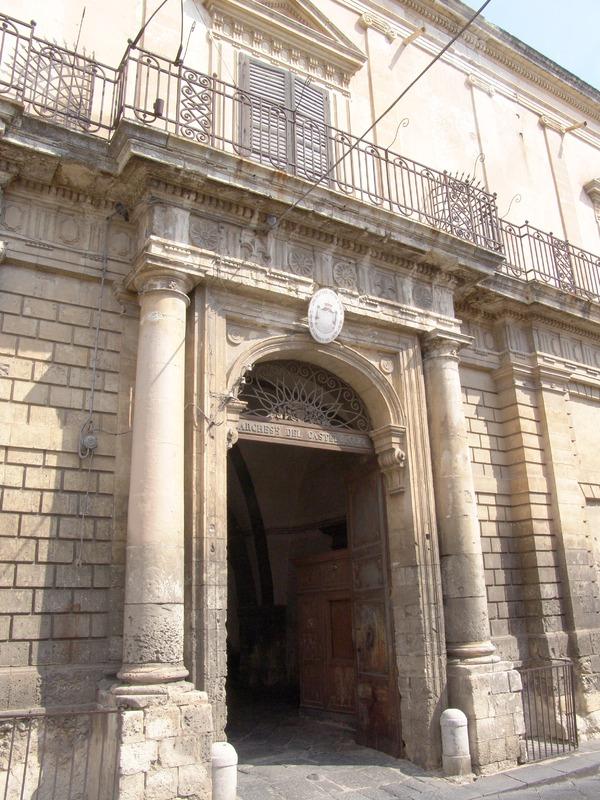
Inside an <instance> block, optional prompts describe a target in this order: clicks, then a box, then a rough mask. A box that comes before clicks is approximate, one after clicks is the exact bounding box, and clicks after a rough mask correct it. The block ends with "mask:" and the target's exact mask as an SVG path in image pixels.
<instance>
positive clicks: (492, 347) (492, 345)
mask: <svg viewBox="0 0 600 800" xmlns="http://www.w3.org/2000/svg"><path fill="white" fill-rule="evenodd" d="M462 332H463V333H464V334H466V335H467V336H472V337H473V339H474V342H473V349H474V350H479V351H483V352H485V353H489V352H495V351H496V350H497V347H496V339H495V337H494V332H493V331H492V330H491V328H487V327H484V326H483V325H478V324H477V323H475V322H471V321H467V322H463V324H462Z"/></svg>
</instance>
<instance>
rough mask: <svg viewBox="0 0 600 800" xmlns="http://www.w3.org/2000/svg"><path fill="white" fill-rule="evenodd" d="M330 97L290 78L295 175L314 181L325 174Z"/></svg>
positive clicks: (319, 88) (312, 86) (300, 81)
mask: <svg viewBox="0 0 600 800" xmlns="http://www.w3.org/2000/svg"><path fill="white" fill-rule="evenodd" d="M328 100H329V96H328V94H327V92H326V91H325V90H324V89H321V87H319V86H314V85H312V84H311V83H307V82H306V80H302V79H301V78H298V77H297V76H296V75H294V76H293V92H292V108H293V109H294V121H295V130H294V144H295V153H296V174H297V175H300V176H301V177H303V178H307V179H308V180H317V179H318V178H319V177H320V176H321V175H323V174H324V173H326V172H327V168H328V164H329V159H328V151H329V148H328V129H327V127H326V126H327V122H328V117H329V114H328V112H329V109H328Z"/></svg>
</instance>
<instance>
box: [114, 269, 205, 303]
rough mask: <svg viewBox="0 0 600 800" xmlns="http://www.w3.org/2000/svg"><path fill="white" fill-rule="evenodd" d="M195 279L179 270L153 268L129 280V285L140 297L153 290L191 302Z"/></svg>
mask: <svg viewBox="0 0 600 800" xmlns="http://www.w3.org/2000/svg"><path fill="white" fill-rule="evenodd" d="M193 286H194V281H193V280H192V279H191V278H190V277H189V276H188V275H186V274H185V273H181V272H178V271H177V270H160V271H158V270H152V271H145V270H144V271H143V272H139V273H138V274H136V275H135V276H133V278H132V280H131V281H130V282H129V287H130V288H131V289H134V290H135V291H137V293H138V295H139V297H140V298H142V297H143V296H144V295H145V294H150V293H151V292H167V293H171V294H175V295H177V296H179V297H180V298H181V299H182V300H185V303H186V305H189V304H190V298H189V296H188V295H189V292H190V291H191V290H192V288H193Z"/></svg>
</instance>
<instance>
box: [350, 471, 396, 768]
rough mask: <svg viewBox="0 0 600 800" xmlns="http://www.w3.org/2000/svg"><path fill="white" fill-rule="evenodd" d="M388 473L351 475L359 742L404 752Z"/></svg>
mask: <svg viewBox="0 0 600 800" xmlns="http://www.w3.org/2000/svg"><path fill="white" fill-rule="evenodd" d="M382 480H383V478H382V476H381V473H380V471H379V469H378V467H377V465H376V463H373V462H371V463H370V464H369V465H368V466H365V467H364V469H363V470H361V471H360V472H358V473H354V474H353V475H352V477H351V478H350V479H349V480H348V493H347V496H348V534H349V545H350V551H351V558H352V575H353V579H352V582H353V599H354V602H353V606H354V613H353V619H354V623H353V624H354V642H355V650H356V680H357V730H356V738H357V742H358V743H359V744H362V745H365V746H367V747H373V748H375V749H377V750H382V751H383V752H385V753H389V754H390V755H392V756H395V757H399V756H400V755H401V750H402V738H401V725H400V703H399V696H398V685H397V681H396V670H395V667H394V659H393V652H392V632H391V619H390V611H389V608H388V599H389V591H388V580H389V577H388V565H387V533H386V523H385V506H384V494H383V484H382Z"/></svg>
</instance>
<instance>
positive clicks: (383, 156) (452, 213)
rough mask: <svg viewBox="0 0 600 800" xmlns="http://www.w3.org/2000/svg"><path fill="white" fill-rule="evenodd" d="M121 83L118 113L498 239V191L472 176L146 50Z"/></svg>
mask: <svg viewBox="0 0 600 800" xmlns="http://www.w3.org/2000/svg"><path fill="white" fill-rule="evenodd" d="M121 89H122V94H121V98H120V105H119V109H118V117H119V118H123V119H134V120H136V121H138V122H141V123H143V124H144V125H152V126H153V127H158V128H160V129H161V130H164V131H166V132H169V133H173V134H175V135H177V136H180V137H182V138H185V139H189V140H190V141H195V142H199V143H201V144H206V145H209V146H211V147H214V148H217V149H219V150H224V151H226V152H230V153H233V154H235V155H238V156H241V157H243V158H248V159H251V160H252V161H257V162H259V163H261V164H264V165H266V166H268V167H272V168H273V169H275V170H279V171H280V172H285V173H286V174H291V175H295V176H297V177H300V178H304V179H305V180H307V181H311V182H312V181H317V180H319V179H320V178H323V181H322V185H323V186H326V187H328V188H329V189H332V190H334V191H336V192H339V193H341V194H343V195H346V196H351V197H354V198H356V199H357V200H360V201H362V202H364V203H369V204H370V205H375V206H379V207H380V208H385V209H386V210H388V211H392V212H393V213H395V214H399V215H401V216H403V217H406V218H409V219H413V220H416V221H418V222H422V223H425V224H427V225H429V226H430V227H433V228H436V229H438V230H443V231H445V232H447V233H451V234H453V235H454V236H457V237H459V238H461V239H466V240H468V241H471V242H474V243H476V244H478V245H479V246H481V247H486V248H489V249H492V250H498V249H499V248H500V236H499V227H498V215H497V209H496V200H495V197H494V196H493V195H490V194H488V193H487V192H485V191H484V190H482V189H481V188H479V187H477V186H474V185H473V184H472V183H469V182H468V181H461V180H458V179H456V178H454V177H453V176H451V175H449V174H448V173H445V172H439V171H437V170H434V169H431V168H430V167H426V166H424V165H423V164H419V163H417V162H416V161H412V160H410V159H408V158H404V157H403V156H401V155H399V154H397V153H394V152H392V151H390V150H388V149H385V148H382V147H378V146H377V145H374V144H371V143H369V142H362V141H359V140H358V139H357V137H354V136H352V135H351V134H349V133H346V132H344V131H341V130H339V129H338V128H334V127H333V126H331V125H328V124H325V123H324V122H323V121H321V120H318V119H314V118H312V117H309V116H305V115H303V114H301V113H300V112H298V111H297V110H292V109H289V108H285V107H284V106H280V105H277V104H275V103H271V102H269V101H268V100H265V99H264V98H262V97H259V96H257V95H255V94H251V93H250V92H247V91H243V90H241V89H240V88H239V87H237V86H235V85H233V84H230V83H226V82H225V81H222V80H219V79H218V78H214V77H210V76H208V75H205V74H204V73H201V72H197V71H195V70H192V69H190V68H189V67H186V66H184V65H177V64H174V63H173V62H171V61H168V60H167V59H164V58H160V57H158V56H156V55H154V54H153V53H148V52H145V51H143V50H134V51H131V50H130V52H129V54H128V58H127V59H126V60H125V61H124V63H123V81H122V84H121ZM351 148H353V149H351ZM344 154H347V156H346V157H345V158H342V156H344ZM338 161H340V163H339V164H338V163H337V162H338ZM334 165H335V166H334Z"/></svg>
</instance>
